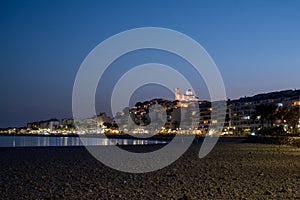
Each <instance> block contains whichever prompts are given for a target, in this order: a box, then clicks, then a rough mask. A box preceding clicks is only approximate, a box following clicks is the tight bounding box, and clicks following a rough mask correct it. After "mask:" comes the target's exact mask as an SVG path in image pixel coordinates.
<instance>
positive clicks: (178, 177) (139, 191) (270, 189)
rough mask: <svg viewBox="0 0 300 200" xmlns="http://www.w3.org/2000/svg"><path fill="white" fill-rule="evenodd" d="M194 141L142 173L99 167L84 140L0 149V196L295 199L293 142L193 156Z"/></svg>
mask: <svg viewBox="0 0 300 200" xmlns="http://www.w3.org/2000/svg"><path fill="white" fill-rule="evenodd" d="M200 145H201V143H199V144H193V145H192V146H191V147H190V148H189V150H188V151H187V152H186V153H185V154H184V155H183V156H182V157H181V158H180V159H178V160H177V161H176V162H174V163H173V164H171V165H169V166H168V167H166V168H163V169H161V170H158V171H155V172H150V173H145V174H130V173H124V172H119V171H116V170H114V169H111V168H109V167H106V166H105V165H103V164H102V163H100V162H99V161H97V160H96V159H94V158H93V157H92V156H91V155H90V154H89V153H88V151H87V150H86V149H85V148H84V147H32V148H31V147H23V148H21V147H20V148H0V158H1V159H0V165H1V168H0V186H1V187H0V198H1V199H74V198H77V199H78V198H80V199H300V148H296V147H291V146H285V145H271V144H259V143H245V142H244V141H243V140H241V139H232V140H228V141H222V142H218V144H217V145H216V147H215V148H214V149H213V151H212V152H211V153H210V154H209V155H208V156H207V157H205V158H204V159H199V158H198V152H199V148H200ZM159 147H160V146H155V145H148V146H145V145H144V146H127V147H125V148H127V149H129V150H132V151H137V152H139V151H150V150H151V149H156V148H159ZM99 148H103V147H99Z"/></svg>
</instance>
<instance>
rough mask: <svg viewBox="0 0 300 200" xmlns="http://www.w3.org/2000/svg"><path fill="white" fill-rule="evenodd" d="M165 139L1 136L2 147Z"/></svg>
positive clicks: (152, 141)
mask: <svg viewBox="0 0 300 200" xmlns="http://www.w3.org/2000/svg"><path fill="white" fill-rule="evenodd" d="M164 143H166V142H165V141H159V140H145V139H122V138H117V139H108V138H99V137H93V138H92V137H82V138H81V139H80V138H79V137H63V136H62V137H47V136H46V137H45V136H43V137H39V136H0V147H37V146H83V145H90V146H94V145H96V146H107V145H117V144H119V145H146V144H164Z"/></svg>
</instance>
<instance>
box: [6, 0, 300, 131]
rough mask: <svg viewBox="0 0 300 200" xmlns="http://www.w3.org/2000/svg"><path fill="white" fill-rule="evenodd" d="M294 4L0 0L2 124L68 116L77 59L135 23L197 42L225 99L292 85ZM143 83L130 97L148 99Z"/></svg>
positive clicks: (298, 42) (299, 67) (297, 58)
mask: <svg viewBox="0 0 300 200" xmlns="http://www.w3.org/2000/svg"><path fill="white" fill-rule="evenodd" d="M299 10H300V1H293V0H290V1H284V0H282V1H273V0H272V1H271V0H270V1H267V0H259V1H230V0H228V1H89V2H88V3H86V1H13V0H12V1H1V2H0V26H1V31H0V51H1V53H0V72H1V79H0V80H1V82H0V83H1V84H0V91H1V101H0V111H1V116H0V127H7V126H25V125H26V123H27V122H30V121H35V120H43V119H49V118H54V117H57V118H63V117H71V116H72V108H71V104H72V87H73V82H74V78H75V76H76V72H77V70H78V69H79V67H80V64H81V62H82V61H83V59H84V58H85V57H86V56H87V54H88V53H89V52H90V51H91V50H92V49H93V48H94V47H95V46H96V45H97V44H99V43H100V42H101V41H103V40H105V39H106V38H108V37H110V36H112V35H114V34H117V33H119V32H122V31H125V30H127V29H131V28H137V27H146V26H157V27H165V28H170V29H174V30H177V31H180V32H182V33H184V34H186V35H188V36H190V37H192V38H194V39H195V40H196V41H198V42H199V43H200V44H201V45H202V46H203V47H204V48H205V49H206V50H207V51H208V53H209V54H210V55H211V57H212V58H213V59H214V61H215V62H216V64H217V66H218V67H219V70H220V72H221V74H222V76H223V79H224V83H225V87H226V91H227V96H228V98H231V99H232V98H238V97H240V96H246V95H247V96H250V95H253V94H256V93H261V92H269V91H274V90H283V89H295V88H297V89H298V88H299V86H300V79H299V75H300V39H299V35H300V23H299V20H300V12H299ZM140 54H141V55H140ZM140 54H139V52H137V55H135V56H132V59H131V60H130V59H127V60H126V59H125V58H124V59H123V63H122V59H120V61H118V62H119V64H118V62H117V63H116V65H115V68H113V69H112V70H111V71H112V73H114V71H113V70H115V72H116V71H118V67H117V66H121V65H127V66H129V65H130V64H132V63H135V62H136V61H135V59H134V58H135V57H136V58H137V57H138V59H137V60H141V59H140V58H141V56H143V54H145V52H141V53H140ZM156 54H157V52H154V53H153V52H152V53H151V52H150V55H151V56H150V57H151V58H152V59H149V61H153V60H159V59H158V58H161V56H157V55H156ZM168 56H169V55H164V60H166V58H168ZM145 60H146V61H147V59H144V60H143V61H145ZM137 63H139V62H137ZM170 64H172V63H170ZM121 71H122V70H121ZM182 71H184V68H182ZM185 73H186V74H187V75H189V74H192V73H190V72H189V71H187V72H185ZM191 79H193V76H191ZM192 81H199V82H201V80H198V79H196V78H195V79H193V80H192ZM106 84H107V85H108V87H107V88H109V87H112V85H113V82H111V83H110V82H109V81H108V82H106ZM201 84H202V83H201ZM201 84H200V85H201ZM201 87H202V86H199V90H200V93H201V91H203V95H201V96H200V98H205V97H206V95H207V94H206V92H207V91H205V89H203V88H202V89H201ZM149 88H150V91H151V87H145V88H144V89H143V88H142V89H140V90H139V92H137V94H136V95H135V97H133V99H134V100H138V99H139V98H141V99H142V100H143V98H146V97H148V93H147V91H148V92H149ZM153 88H155V87H153ZM156 88H157V87H156ZM155 91H156V90H155ZM143 92H144V93H145V95H143ZM152 92H153V91H152ZM146 93H147V94H146ZM159 94H162V92H161V91H160V92H159V90H158V92H157V93H155V92H154V95H159ZM170 95H171V94H170V93H168V95H167V94H166V96H167V97H168V96H170ZM102 96H104V94H103V93H102V92H98V93H97V95H96V99H97V102H98V104H97V106H96V107H97V111H99V112H100V111H102V110H103V111H107V105H106V103H107V102H106V100H101V97H102Z"/></svg>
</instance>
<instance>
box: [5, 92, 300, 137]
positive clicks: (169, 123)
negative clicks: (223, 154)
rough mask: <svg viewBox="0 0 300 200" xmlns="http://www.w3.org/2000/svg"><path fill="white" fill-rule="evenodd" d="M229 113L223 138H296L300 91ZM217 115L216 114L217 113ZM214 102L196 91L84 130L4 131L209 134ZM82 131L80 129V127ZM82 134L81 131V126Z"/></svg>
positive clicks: (101, 118) (69, 124)
mask: <svg viewBox="0 0 300 200" xmlns="http://www.w3.org/2000/svg"><path fill="white" fill-rule="evenodd" d="M223 103H224V104H225V108H226V112H225V113H226V114H225V116H221V117H223V118H224V119H225V121H224V124H222V125H224V126H223V130H222V133H220V134H221V135H245V134H254V133H255V132H258V131H259V130H261V129H274V130H281V131H285V132H286V133H290V134H297V133H299V132H300V131H299V130H300V125H299V120H300V90H285V91H279V92H271V93H265V94H257V95H254V96H252V97H243V98H239V99H235V100H230V99H228V100H227V101H226V102H223ZM195 105H196V107H197V106H198V107H199V109H196V110H199V112H198V113H196V114H195V115H194V117H192V118H188V119H185V120H184V119H182V117H183V114H182V112H183V110H184V109H188V108H190V107H191V106H194V107H195ZM214 109H216V108H214ZM212 113H213V106H212V102H209V101H205V100H200V99H199V97H196V96H195V95H194V94H193V92H192V90H190V89H188V90H187V91H186V92H185V93H180V89H179V88H176V89H175V97H174V100H173V101H170V100H167V99H152V100H150V101H145V102H137V103H136V104H135V106H134V107H132V108H129V107H127V108H124V109H123V111H120V112H118V113H116V115H115V117H114V118H112V117H110V116H107V115H106V113H100V114H99V115H97V116H94V117H91V118H90V119H86V120H84V121H83V122H82V124H85V125H84V126H83V129H80V128H79V129H78V127H77V126H75V124H76V123H74V120H73V119H61V120H58V119H50V120H44V121H39V122H30V123H28V124H27V126H26V127H23V128H6V129H1V130H0V132H1V133H8V134H44V135H49V134H63V135H70V134H89V133H93V134H103V133H105V134H122V133H133V134H134V133H136V134H139V133H144V134H147V133H150V132H151V133H153V132H155V133H159V134H176V133H184V134H197V135H203V134H207V133H208V131H209V127H210V126H211V125H212V124H216V123H218V122H217V120H215V119H213V118H212ZM77 125H78V124H77ZM81 128H82V126H81Z"/></svg>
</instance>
